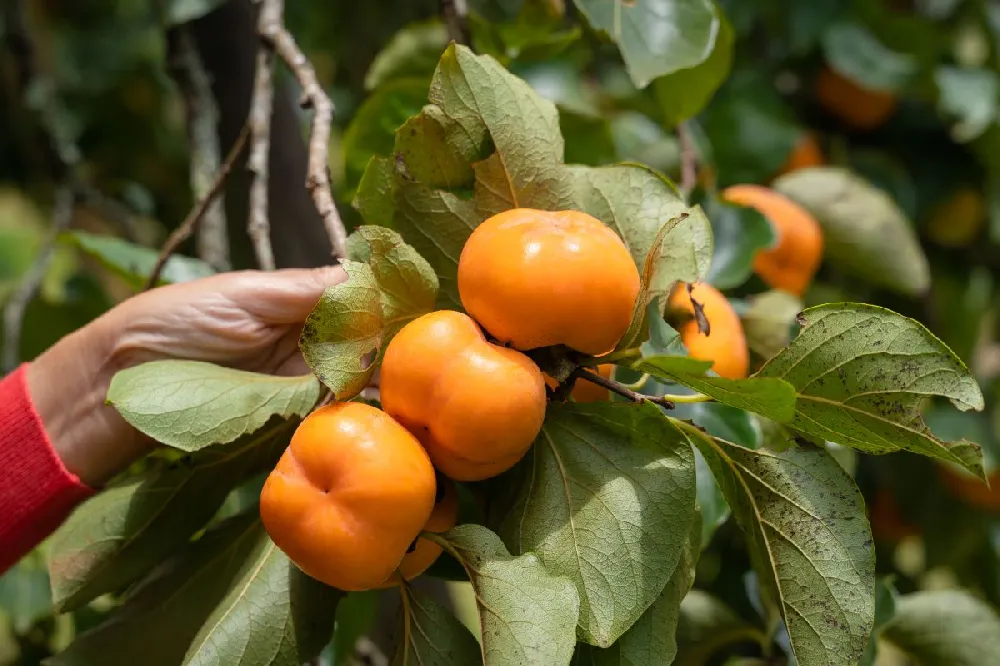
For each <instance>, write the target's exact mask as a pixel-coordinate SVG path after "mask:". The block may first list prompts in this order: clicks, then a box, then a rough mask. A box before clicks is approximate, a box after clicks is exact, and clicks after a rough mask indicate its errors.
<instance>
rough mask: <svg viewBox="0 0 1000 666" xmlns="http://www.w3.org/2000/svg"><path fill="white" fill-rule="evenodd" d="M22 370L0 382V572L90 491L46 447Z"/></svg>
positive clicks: (47, 441) (47, 531) (58, 523)
mask: <svg viewBox="0 0 1000 666" xmlns="http://www.w3.org/2000/svg"><path fill="white" fill-rule="evenodd" d="M26 368H27V365H22V366H21V367H20V368H18V369H17V370H16V371H15V372H13V373H11V374H10V375H8V376H7V377H5V378H3V379H2V380H0V574H2V573H3V572H4V571H6V570H7V569H8V568H10V567H11V566H12V565H14V564H15V563H16V562H17V561H18V560H19V559H21V558H22V557H23V556H24V555H26V554H27V553H28V552H30V551H31V549H33V548H34V547H35V546H37V545H38V544H39V543H40V542H41V541H42V540H44V539H45V538H46V537H47V536H49V534H50V533H52V532H53V531H54V530H55V529H56V528H57V527H59V525H60V524H61V523H62V522H63V521H64V520H65V519H66V517H67V516H69V514H70V512H71V511H72V510H73V509H74V507H76V505H77V504H79V503H80V502H81V501H83V500H84V499H86V498H87V497H89V496H90V495H91V494H93V492H94V491H93V490H91V489H90V488H89V487H87V486H86V485H85V484H84V483H83V482H81V481H80V479H78V478H77V477H76V476H75V475H73V474H71V473H70V472H69V471H68V470H67V469H66V468H65V467H64V466H63V464H62V461H61V460H60V459H59V457H58V456H57V455H56V452H55V449H53V448H52V443H51V442H50V441H49V437H48V435H47V434H46V433H45V428H44V427H43V426H42V420H41V419H40V418H39V416H38V412H37V411H36V410H35V405H34V404H33V403H32V401H31V396H30V395H29V394H28V386H27V382H26V381H25V370H26Z"/></svg>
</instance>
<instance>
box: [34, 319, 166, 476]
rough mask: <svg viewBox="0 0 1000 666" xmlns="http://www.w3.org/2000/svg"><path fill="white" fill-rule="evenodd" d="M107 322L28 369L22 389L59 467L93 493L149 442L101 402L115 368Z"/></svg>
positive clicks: (94, 324) (58, 346)
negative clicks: (60, 462)
mask: <svg viewBox="0 0 1000 666" xmlns="http://www.w3.org/2000/svg"><path fill="white" fill-rule="evenodd" d="M114 328H115V327H114V326H113V325H111V322H110V320H109V318H108V317H102V318H100V319H97V320H96V321H93V322H91V323H90V324H88V325H87V326H85V327H83V328H81V329H80V330H78V331H75V332H73V333H71V334H70V335H68V336H66V337H65V338H63V339H61V340H60V341H59V342H57V343H56V344H55V345H53V346H52V347H50V348H49V349H48V350H46V351H45V353H43V354H42V355H41V356H39V357H38V358H37V359H35V360H34V361H33V362H31V363H30V364H29V365H28V368H27V377H26V378H27V384H28V391H29V393H30V395H31V399H32V402H33V403H34V405H35V409H36V410H37V411H38V414H39V416H40V418H41V420H42V424H43V426H44V427H45V431H46V434H47V435H48V436H49V440H50V441H51V443H52V447H53V449H55V452H56V455H58V456H59V458H60V459H61V460H62V462H63V465H64V466H65V467H66V469H67V470H69V471H70V472H71V473H73V474H75V475H76V476H77V477H78V478H79V479H80V480H81V481H82V482H83V483H85V484H87V485H88V486H90V487H92V488H97V487H100V486H102V485H103V484H104V483H106V482H107V481H108V480H109V479H110V478H111V477H113V476H114V475H115V474H117V473H118V472H120V471H122V470H124V469H125V468H126V467H128V465H129V464H131V463H132V462H133V461H134V460H136V459H138V458H139V457H141V456H142V455H143V454H144V453H145V452H146V451H148V449H149V440H148V438H146V437H145V436H144V435H142V434H141V433H139V432H138V431H137V430H135V428H133V427H132V426H130V425H129V424H128V423H127V422H126V421H125V420H124V419H123V418H122V417H121V415H120V414H118V412H117V411H116V410H115V408H114V407H112V406H110V405H107V404H106V403H105V399H106V397H107V393H108V387H109V386H110V384H111V378H112V377H113V376H114V374H115V372H117V371H118V370H119V369H121V368H120V367H119V366H120V365H121V360H120V358H118V357H117V355H116V354H115V350H116V347H117V343H116V338H117V334H116V333H115V331H114Z"/></svg>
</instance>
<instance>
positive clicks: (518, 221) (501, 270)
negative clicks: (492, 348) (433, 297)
mask: <svg viewBox="0 0 1000 666" xmlns="http://www.w3.org/2000/svg"><path fill="white" fill-rule="evenodd" d="M639 282H640V280H639V270H638V268H636V264H635V261H634V260H633V259H632V255H631V254H629V251H628V248H626V247H625V244H624V243H623V242H622V240H621V238H619V237H618V235H617V234H616V233H615V232H614V231H613V230H612V229H611V228H609V227H608V226H607V225H605V224H603V223H602V222H601V221H600V220H598V219H596V218H594V217H591V216H590V215H587V214H586V213H582V212H579V211H575V210H564V211H557V212H551V211H543V210H534V209H528V208H515V209H513V210H508V211H505V212H503V213H499V214H497V215H494V216H493V217H491V218H489V219H488V220H486V221H485V222H483V223H482V224H480V225H479V226H478V227H476V229H475V230H474V231H473V232H472V235H471V236H470V237H469V239H468V241H466V243H465V246H464V248H463V249H462V254H461V257H460V258H459V261H458V292H459V296H460V297H461V299H462V305H463V306H464V307H465V310H466V311H467V312H468V313H469V314H470V315H472V318H473V319H475V320H476V321H477V322H479V324H480V325H481V326H482V327H483V328H485V329H486V330H487V331H489V333H490V335H492V336H493V337H494V338H496V339H497V340H499V341H500V342H502V343H505V344H510V345H511V346H513V347H514V348H515V349H523V350H529V349H535V348H538V347H549V346H552V345H559V344H562V345H566V346H567V347H569V348H571V349H575V350H577V351H580V352H583V353H585V354H591V355H593V356H599V355H601V354H604V353H606V352H609V351H611V350H612V349H614V347H615V345H616V344H617V343H618V340H620V339H621V337H622V335H624V334H625V331H626V330H628V326H629V323H630V322H631V320H632V310H633V308H634V306H635V301H636V298H637V297H638V295H639Z"/></svg>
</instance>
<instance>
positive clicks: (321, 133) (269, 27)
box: [259, 0, 347, 259]
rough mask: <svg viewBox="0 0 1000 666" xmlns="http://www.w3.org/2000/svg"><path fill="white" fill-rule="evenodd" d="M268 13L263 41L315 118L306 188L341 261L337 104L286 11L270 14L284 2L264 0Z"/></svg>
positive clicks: (262, 27)
mask: <svg viewBox="0 0 1000 666" xmlns="http://www.w3.org/2000/svg"><path fill="white" fill-rule="evenodd" d="M263 2H264V5H265V7H264V11H262V12H261V14H262V19H263V18H267V19H269V20H267V21H264V20H262V21H261V23H260V27H259V31H260V37H261V39H263V40H264V41H265V42H266V43H267V44H268V45H270V47H271V48H272V49H274V52H275V53H276V54H277V55H278V57H279V58H281V60H282V61H283V62H284V63H285V64H286V65H287V66H288V68H289V69H290V70H291V71H292V74H293V75H294V76H295V79H296V80H297V81H298V82H299V86H301V88H302V106H303V108H307V109H312V111H313V118H312V124H311V126H310V128H309V159H308V167H307V172H308V175H307V177H306V188H307V189H308V190H309V194H310V195H311V196H312V199H313V204H314V205H315V206H316V210H317V211H318V212H319V214H320V217H322V218H323V224H324V226H325V227H326V233H327V235H328V236H329V238H330V245H331V248H332V254H333V256H334V257H335V258H337V259H343V258H344V257H346V256H347V231H346V229H345V228H344V222H343V220H341V218H340V213H339V212H338V211H337V206H336V204H335V203H334V200H333V191H332V189H331V185H330V167H329V159H330V156H329V148H330V129H331V125H332V122H333V102H332V101H331V100H330V97H329V96H328V95H327V94H326V92H325V91H324V90H323V87H322V86H321V85H320V83H319V79H318V78H317V77H316V70H314V69H313V66H312V64H311V63H310V62H309V59H308V58H306V56H305V54H304V53H303V52H302V49H300V48H299V45H298V44H297V43H296V41H295V38H294V37H292V34H291V33H290V32H289V31H288V29H287V28H285V26H284V23H283V17H282V14H283V12H282V11H275V10H273V8H272V10H271V11H268V8H267V5H268V4H269V3H271V4H274V5H277V6H278V7H282V1H281V0H263Z"/></svg>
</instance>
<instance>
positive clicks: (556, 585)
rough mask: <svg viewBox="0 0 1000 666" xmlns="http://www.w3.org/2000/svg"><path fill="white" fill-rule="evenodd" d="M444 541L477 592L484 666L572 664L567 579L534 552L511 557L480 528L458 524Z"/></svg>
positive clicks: (572, 610)
mask: <svg viewBox="0 0 1000 666" xmlns="http://www.w3.org/2000/svg"><path fill="white" fill-rule="evenodd" d="M442 538H443V539H444V542H445V545H446V547H447V549H448V550H449V552H451V554H452V555H453V556H455V557H456V558H457V559H458V560H459V562H461V564H462V566H463V567H464V568H465V570H466V573H467V574H468V576H469V580H470V581H471V582H472V586H473V588H474V589H475V591H476V602H477V605H478V608H479V621H480V624H481V626H482V636H483V639H482V653H483V661H484V663H485V666H501V665H502V666H520V665H524V666H527V665H529V664H546V665H548V664H551V665H552V666H559V665H560V664H569V663H570V659H571V658H572V656H573V648H574V647H575V646H576V624H577V619H578V616H579V610H580V598H579V596H578V595H577V592H576V588H575V587H574V586H573V584H572V583H571V582H570V581H569V580H567V579H565V578H563V577H560V576H557V575H554V574H553V573H551V572H550V571H548V570H547V569H546V568H545V567H544V566H542V564H541V562H540V561H539V559H538V557H537V556H536V555H534V554H533V553H528V554H525V555H521V556H519V557H512V556H511V555H510V554H509V553H508V552H507V549H506V548H504V545H503V543H502V542H501V541H500V538H499V537H498V536H496V535H495V534H494V533H493V532H490V531H489V530H488V529H486V528H485V527H482V526H480V525H472V524H468V525H459V526H458V527H455V528H453V529H451V530H449V531H448V532H446V533H445V534H443V535H442Z"/></svg>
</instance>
